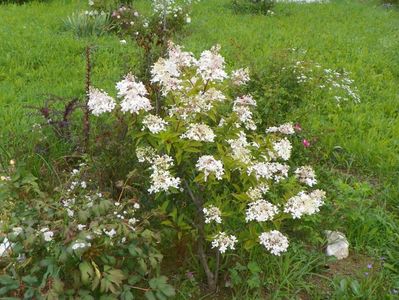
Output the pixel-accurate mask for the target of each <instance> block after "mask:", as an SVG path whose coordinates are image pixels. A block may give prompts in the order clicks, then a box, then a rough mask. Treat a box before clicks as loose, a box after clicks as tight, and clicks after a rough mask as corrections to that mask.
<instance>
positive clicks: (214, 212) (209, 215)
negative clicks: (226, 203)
mask: <svg viewBox="0 0 399 300" xmlns="http://www.w3.org/2000/svg"><path fill="white" fill-rule="evenodd" d="M203 212H204V216H205V223H207V224H209V223H211V222H213V221H215V222H216V223H218V224H220V223H222V218H221V214H222V213H221V212H220V209H219V208H217V207H216V206H213V205H209V206H208V207H205V208H204V209H203Z"/></svg>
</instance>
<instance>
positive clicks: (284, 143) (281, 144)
mask: <svg viewBox="0 0 399 300" xmlns="http://www.w3.org/2000/svg"><path fill="white" fill-rule="evenodd" d="M273 150H274V153H273V152H271V153H270V154H271V155H272V158H273V159H274V158H281V159H282V160H285V161H287V160H289V159H290V158H291V150H292V145H291V142H290V141H289V140H288V139H287V138H284V139H281V140H279V141H276V142H273Z"/></svg>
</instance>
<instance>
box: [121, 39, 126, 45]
mask: <svg viewBox="0 0 399 300" xmlns="http://www.w3.org/2000/svg"><path fill="white" fill-rule="evenodd" d="M119 43H121V45H125V44H126V43H127V42H126V40H120V41H119Z"/></svg>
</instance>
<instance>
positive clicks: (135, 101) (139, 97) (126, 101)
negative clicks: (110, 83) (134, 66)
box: [116, 73, 152, 114]
mask: <svg viewBox="0 0 399 300" xmlns="http://www.w3.org/2000/svg"><path fill="white" fill-rule="evenodd" d="M116 88H117V90H118V97H120V98H123V100H122V102H121V111H122V112H130V113H136V114H137V113H139V112H140V111H149V110H151V109H152V106H151V102H150V100H149V99H148V98H146V97H145V96H146V95H147V94H148V92H147V90H146V88H145V86H144V84H143V83H142V82H137V81H136V78H135V77H134V75H132V74H130V73H129V74H127V75H126V76H125V78H124V79H123V80H121V81H120V82H118V83H117V84H116Z"/></svg>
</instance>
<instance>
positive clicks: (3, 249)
mask: <svg viewBox="0 0 399 300" xmlns="http://www.w3.org/2000/svg"><path fill="white" fill-rule="evenodd" d="M10 250H11V244H10V242H9V241H8V239H7V238H4V240H3V242H1V243H0V257H3V256H7V255H8V251H10Z"/></svg>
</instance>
